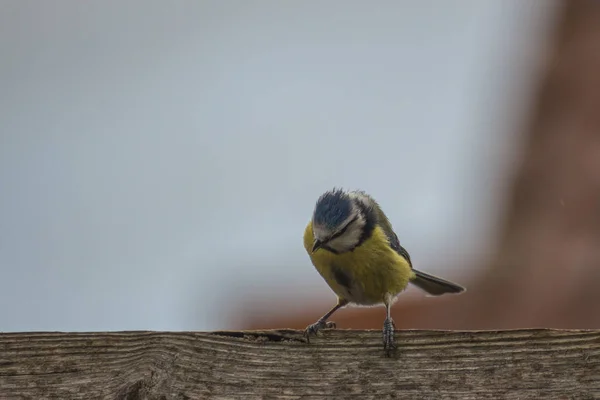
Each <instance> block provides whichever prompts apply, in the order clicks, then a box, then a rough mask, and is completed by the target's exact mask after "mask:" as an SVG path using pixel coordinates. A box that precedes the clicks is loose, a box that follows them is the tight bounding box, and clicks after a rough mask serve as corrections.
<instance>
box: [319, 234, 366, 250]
mask: <svg viewBox="0 0 600 400" xmlns="http://www.w3.org/2000/svg"><path fill="white" fill-rule="evenodd" d="M359 240H360V231H358V230H351V231H348V232H346V233H345V234H344V235H342V236H339V237H337V238H335V239H333V240H331V241H329V242H328V243H327V245H328V246H329V247H331V248H332V249H334V250H336V251H339V252H342V253H343V252H345V251H348V250H350V249H353V248H354V247H355V246H356V244H357V243H358V241H359Z"/></svg>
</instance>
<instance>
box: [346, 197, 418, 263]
mask: <svg viewBox="0 0 600 400" xmlns="http://www.w3.org/2000/svg"><path fill="white" fill-rule="evenodd" d="M357 194H359V195H360V196H363V197H364V198H365V199H366V200H367V203H370V206H371V207H372V209H373V211H374V212H375V214H376V215H377V223H378V225H379V226H380V227H381V229H382V230H383V232H384V233H385V235H386V236H387V239H388V241H389V242H390V246H391V248H392V249H394V250H395V251H396V252H397V253H398V254H400V255H401V256H402V257H404V258H405V259H406V261H408V264H409V265H410V266H411V268H412V262H411V260H410V255H409V254H408V251H406V249H405V248H404V247H402V246H401V245H400V240H399V239H398V235H396V232H394V229H393V228H392V224H391V222H390V220H389V219H388V217H387V215H385V213H384V212H383V210H382V209H381V207H380V206H379V204H378V203H377V202H376V201H375V199H374V198H372V197H371V196H369V195H368V194H367V193H365V192H362V191H361V192H358V193H357Z"/></svg>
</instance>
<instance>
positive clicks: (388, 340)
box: [383, 318, 396, 357]
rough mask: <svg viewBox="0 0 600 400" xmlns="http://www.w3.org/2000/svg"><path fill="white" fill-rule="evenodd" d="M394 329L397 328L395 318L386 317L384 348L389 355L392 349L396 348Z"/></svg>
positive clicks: (384, 323)
mask: <svg viewBox="0 0 600 400" xmlns="http://www.w3.org/2000/svg"><path fill="white" fill-rule="evenodd" d="M394 329H396V324H394V320H393V319H391V318H386V319H385V321H384V322H383V350H384V351H385V355H386V356H387V357H390V356H391V353H392V351H393V350H394V349H395V348H396V345H395V344H394Z"/></svg>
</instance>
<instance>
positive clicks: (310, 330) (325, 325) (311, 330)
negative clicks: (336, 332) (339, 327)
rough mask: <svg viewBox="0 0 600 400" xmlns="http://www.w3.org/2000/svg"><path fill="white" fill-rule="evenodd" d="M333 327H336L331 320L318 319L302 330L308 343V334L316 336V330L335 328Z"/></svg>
mask: <svg viewBox="0 0 600 400" xmlns="http://www.w3.org/2000/svg"><path fill="white" fill-rule="evenodd" d="M335 328H336V325H335V322H333V321H322V320H318V321H317V322H315V323H314V324H311V325H309V326H307V327H306V329H305V330H304V337H305V338H306V341H307V342H308V343H310V335H315V336H317V332H319V331H320V330H321V329H335Z"/></svg>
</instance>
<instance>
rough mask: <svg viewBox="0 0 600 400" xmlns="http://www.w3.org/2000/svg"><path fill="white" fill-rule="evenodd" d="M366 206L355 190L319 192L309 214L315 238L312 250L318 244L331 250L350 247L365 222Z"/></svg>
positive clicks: (338, 251)
mask: <svg viewBox="0 0 600 400" xmlns="http://www.w3.org/2000/svg"><path fill="white" fill-rule="evenodd" d="M367 207H368V205H367V204H365V202H364V199H362V198H361V196H360V194H359V193H354V192H346V191H343V190H341V189H333V190H330V191H327V192H325V193H323V194H322V195H321V197H319V199H318V200H317V204H316V205H315V211H314V213H313V217H312V227H313V236H314V240H315V241H314V243H313V248H312V252H313V253H314V252H315V251H317V250H318V249H320V248H322V249H326V250H329V251H331V252H333V253H345V252H348V251H352V250H354V248H355V247H356V246H358V244H359V243H360V242H361V238H362V235H363V231H364V228H365V225H366V223H367V217H368V216H367Z"/></svg>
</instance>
